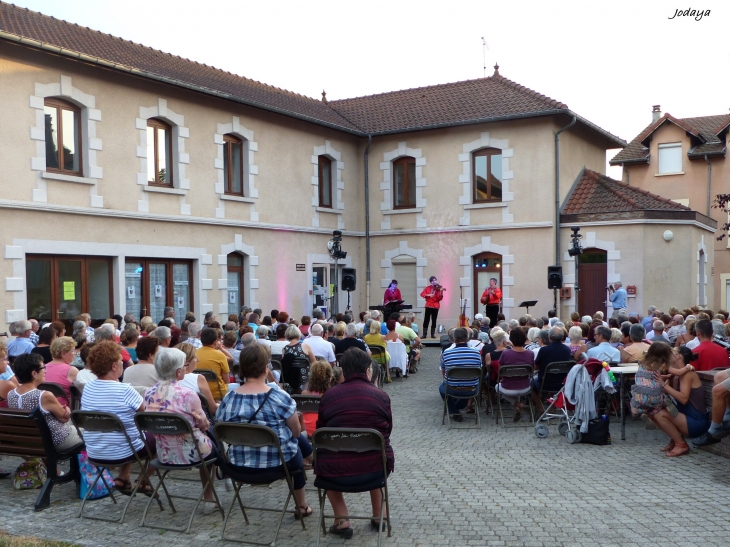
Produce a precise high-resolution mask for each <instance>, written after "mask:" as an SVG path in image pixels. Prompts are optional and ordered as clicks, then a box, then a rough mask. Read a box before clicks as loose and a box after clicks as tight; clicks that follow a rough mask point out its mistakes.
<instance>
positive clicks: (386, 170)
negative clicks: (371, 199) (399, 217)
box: [380, 141, 428, 230]
mask: <svg viewBox="0 0 730 547" xmlns="http://www.w3.org/2000/svg"><path fill="white" fill-rule="evenodd" d="M403 156H410V157H412V158H415V159H416V207H415V209H420V211H418V216H416V228H425V227H426V226H427V224H428V223H427V222H426V219H425V218H424V216H423V214H422V212H423V209H424V208H425V207H426V205H427V201H426V199H425V198H424V197H423V189H424V188H425V187H426V185H427V183H428V181H427V180H426V178H425V177H424V176H423V167H424V166H425V165H426V158H425V157H424V156H423V152H422V150H421V149H420V148H408V147H407V146H406V141H403V142H399V143H398V148H396V149H395V150H391V151H390V152H386V153H384V154H383V161H382V162H380V170H381V171H382V172H383V182H381V183H380V190H381V191H382V192H383V201H382V202H381V203H380V211H381V212H382V214H383V215H390V214H393V213H392V211H394V210H395V209H393V192H394V191H395V189H394V188H393V161H394V160H397V159H398V158H401V157H403ZM404 211H405V212H408V213H412V212H414V209H404ZM380 229H381V230H390V217H389V216H386V217H385V218H384V219H383V220H382V221H381V222H380Z"/></svg>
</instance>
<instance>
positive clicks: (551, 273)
mask: <svg viewBox="0 0 730 547" xmlns="http://www.w3.org/2000/svg"><path fill="white" fill-rule="evenodd" d="M562 288H563V267H562V266H548V289H562Z"/></svg>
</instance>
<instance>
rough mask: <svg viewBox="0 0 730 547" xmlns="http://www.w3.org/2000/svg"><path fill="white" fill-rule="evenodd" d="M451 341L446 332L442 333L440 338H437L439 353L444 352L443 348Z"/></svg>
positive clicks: (446, 347) (447, 346)
mask: <svg viewBox="0 0 730 547" xmlns="http://www.w3.org/2000/svg"><path fill="white" fill-rule="evenodd" d="M451 344H453V342H452V341H451V339H450V338H449V335H448V334H442V335H441V338H439V346H441V353H443V352H444V350H445V349H448V348H449V347H450V346H451Z"/></svg>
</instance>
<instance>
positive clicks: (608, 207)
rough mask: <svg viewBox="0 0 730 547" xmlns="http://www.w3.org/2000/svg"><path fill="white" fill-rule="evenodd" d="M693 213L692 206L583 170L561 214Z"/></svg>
mask: <svg viewBox="0 0 730 547" xmlns="http://www.w3.org/2000/svg"><path fill="white" fill-rule="evenodd" d="M647 210H649V211H689V210H690V208H689V207H685V206H684V205H680V204H679V203H677V202H675V201H671V200H669V199H666V198H663V197H661V196H657V195H656V194H652V193H651V192H647V191H646V190H642V189H640V188H637V187H636V186H629V185H628V184H626V183H623V182H620V181H617V180H614V179H612V178H610V177H607V176H606V175H602V174H600V173H596V172H595V171H591V170H590V169H583V171H582V172H581V174H580V175H579V176H578V179H577V180H576V181H575V183H574V184H573V187H572V188H571V189H570V192H569V193H568V196H567V197H566V199H565V202H564V203H563V207H562V209H561V214H563V215H578V214H590V213H618V212H627V211H647Z"/></svg>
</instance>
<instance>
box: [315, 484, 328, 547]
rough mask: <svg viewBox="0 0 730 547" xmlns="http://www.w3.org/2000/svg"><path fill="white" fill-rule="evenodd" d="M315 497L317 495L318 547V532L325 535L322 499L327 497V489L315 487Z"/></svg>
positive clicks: (318, 534) (318, 535)
mask: <svg viewBox="0 0 730 547" xmlns="http://www.w3.org/2000/svg"><path fill="white" fill-rule="evenodd" d="M317 497H319V522H318V523H317V544H316V545H317V547H319V538H320V533H321V532H324V535H327V528H326V527H325V523H324V500H325V498H326V497H327V490H322V489H321V488H318V489H317Z"/></svg>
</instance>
